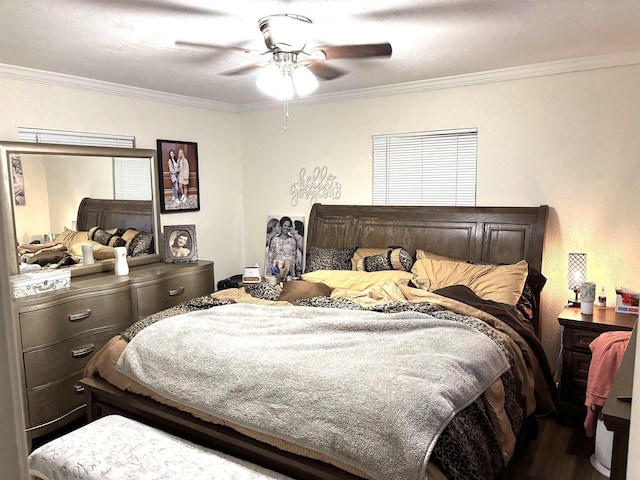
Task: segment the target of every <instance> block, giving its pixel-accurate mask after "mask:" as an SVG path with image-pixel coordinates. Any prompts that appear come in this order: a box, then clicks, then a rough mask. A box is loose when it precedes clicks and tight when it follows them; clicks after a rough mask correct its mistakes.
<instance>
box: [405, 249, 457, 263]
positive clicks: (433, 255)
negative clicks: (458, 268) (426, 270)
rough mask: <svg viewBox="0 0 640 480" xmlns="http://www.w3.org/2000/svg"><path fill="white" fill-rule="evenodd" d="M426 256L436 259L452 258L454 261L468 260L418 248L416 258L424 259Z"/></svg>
mask: <svg viewBox="0 0 640 480" xmlns="http://www.w3.org/2000/svg"><path fill="white" fill-rule="evenodd" d="M424 258H432V259H434V260H450V261H452V262H466V260H459V259H457V258H452V257H445V256H444V255H438V254H437V253H433V252H429V251H427V250H421V249H418V250H416V260H422V259H424Z"/></svg>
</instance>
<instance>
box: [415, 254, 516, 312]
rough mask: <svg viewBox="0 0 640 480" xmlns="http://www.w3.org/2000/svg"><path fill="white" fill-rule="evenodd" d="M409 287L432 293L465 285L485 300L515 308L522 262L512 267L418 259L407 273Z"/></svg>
mask: <svg viewBox="0 0 640 480" xmlns="http://www.w3.org/2000/svg"><path fill="white" fill-rule="evenodd" d="M411 271H412V272H413V279H412V281H413V283H414V284H415V285H416V286H417V287H418V288H421V289H423V290H428V291H430V292H433V291H435V290H438V289H439V288H444V287H448V286H451V285H465V286H467V287H469V288H470V289H471V290H473V291H474V293H475V294H476V295H478V296H479V297H480V298H483V299H485V300H493V301H494V302H499V303H506V304H508V305H515V304H516V303H518V299H519V298H520V295H521V294H522V289H523V288H524V283H525V281H526V279H527V274H528V265H527V262H526V261H524V260H521V261H519V262H518V263H516V264H514V265H474V264H471V263H464V262H460V261H455V260H437V259H425V258H423V259H421V260H416V263H415V264H414V265H413V268H412V269H411Z"/></svg>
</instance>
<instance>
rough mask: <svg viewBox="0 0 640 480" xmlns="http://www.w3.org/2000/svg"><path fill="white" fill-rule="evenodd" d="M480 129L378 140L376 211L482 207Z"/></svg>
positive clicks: (379, 137) (375, 146)
mask: <svg viewBox="0 0 640 480" xmlns="http://www.w3.org/2000/svg"><path fill="white" fill-rule="evenodd" d="M477 146H478V131H477V129H475V128H474V129H461V130H438V131H431V132H418V133H407V134H393V135H374V136H373V204H374V205H431V206H443V205H453V206H458V205H465V206H474V205H475V203H476V163H477Z"/></svg>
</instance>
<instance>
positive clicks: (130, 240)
mask: <svg viewBox="0 0 640 480" xmlns="http://www.w3.org/2000/svg"><path fill="white" fill-rule="evenodd" d="M122 239H123V240H124V244H123V245H122V246H123V247H127V255H129V256H132V257H137V256H138V255H144V254H147V253H152V251H153V234H152V233H150V232H141V231H139V230H135V229H133V228H127V229H126V230H125V231H124V233H123V234H122Z"/></svg>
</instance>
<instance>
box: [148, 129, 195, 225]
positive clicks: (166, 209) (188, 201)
mask: <svg viewBox="0 0 640 480" xmlns="http://www.w3.org/2000/svg"><path fill="white" fill-rule="evenodd" d="M156 147H157V148H156V150H157V155H156V156H157V157H158V189H159V192H160V196H159V199H160V212H161V213H178V212H184V211H198V210H200V176H199V174H198V171H199V170H198V167H199V160H198V144H197V143H195V142H185V141H181V140H157V141H156ZM180 170H182V172H181V171H180ZM185 170H186V172H187V173H185Z"/></svg>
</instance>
